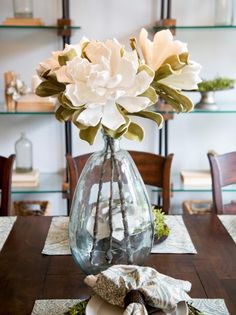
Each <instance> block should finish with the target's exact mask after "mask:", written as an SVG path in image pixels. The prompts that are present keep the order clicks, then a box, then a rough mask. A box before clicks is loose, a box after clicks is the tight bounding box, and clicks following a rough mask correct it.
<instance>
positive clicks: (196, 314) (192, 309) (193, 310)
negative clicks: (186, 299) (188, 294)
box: [187, 303, 204, 315]
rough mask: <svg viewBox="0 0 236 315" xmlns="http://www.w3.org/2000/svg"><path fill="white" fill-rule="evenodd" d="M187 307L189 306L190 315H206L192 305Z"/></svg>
mask: <svg viewBox="0 0 236 315" xmlns="http://www.w3.org/2000/svg"><path fill="white" fill-rule="evenodd" d="M187 305H188V311H189V315H204V313H202V312H201V311H199V310H198V309H196V308H195V307H194V306H192V304H190V303H187Z"/></svg>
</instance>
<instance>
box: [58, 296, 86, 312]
mask: <svg viewBox="0 0 236 315" xmlns="http://www.w3.org/2000/svg"><path fill="white" fill-rule="evenodd" d="M88 301H89V299H87V300H85V301H81V302H79V303H78V304H76V305H74V306H72V307H70V308H69V310H68V311H67V312H65V313H64V314H65V315H85V309H86V306H87V304H88Z"/></svg>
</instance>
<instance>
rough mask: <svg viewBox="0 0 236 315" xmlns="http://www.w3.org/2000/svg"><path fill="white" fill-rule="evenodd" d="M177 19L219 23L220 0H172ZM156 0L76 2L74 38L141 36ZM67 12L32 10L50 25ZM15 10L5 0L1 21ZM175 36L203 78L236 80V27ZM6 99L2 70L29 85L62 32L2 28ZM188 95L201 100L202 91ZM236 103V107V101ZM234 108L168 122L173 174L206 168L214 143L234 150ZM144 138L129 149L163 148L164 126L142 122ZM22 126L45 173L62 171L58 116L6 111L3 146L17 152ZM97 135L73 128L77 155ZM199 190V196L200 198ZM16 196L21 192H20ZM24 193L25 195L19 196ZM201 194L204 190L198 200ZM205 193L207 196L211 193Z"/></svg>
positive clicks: (1, 122)
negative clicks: (83, 135) (82, 136)
mask: <svg viewBox="0 0 236 315" xmlns="http://www.w3.org/2000/svg"><path fill="white" fill-rule="evenodd" d="M172 2H173V8H172V12H173V14H172V15H173V17H174V18H176V19H177V23H178V24H179V25H189V24H209V25H211V24H213V22H214V0H207V1H201V2H199V1H198V0H189V1H184V0H178V1H177V0H173V1H172ZM158 4H159V3H158V2H157V1H156V0H129V1H126V0H119V1H117V0H109V1H108V0H99V1H95V0H71V18H72V21H73V24H74V25H80V26H81V27H82V29H81V30H79V31H75V32H73V37H72V42H73V43H76V42H78V41H79V40H80V38H81V37H82V36H87V37H88V38H94V39H100V40H103V39H106V38H112V37H116V38H117V39H118V40H120V41H121V42H122V43H125V44H127V45H128V40H129V38H130V37H131V36H137V35H138V32H139V30H140V28H141V27H143V26H144V27H146V28H149V27H151V26H152V25H153V23H154V22H155V21H156V19H157V18H158V14H157V13H158V9H157V8H158ZM60 14H61V7H60V1H59V0H51V1H46V0H42V1H34V16H35V17H42V19H43V20H44V21H45V23H46V24H54V23H55V22H56V19H57V17H59V16H60ZM8 16H12V5H11V1H9V0H1V2H0V22H2V21H3V20H4V19H5V18H6V17H8ZM176 38H177V39H180V40H182V41H184V42H187V43H188V47H189V50H190V55H191V57H192V59H193V60H195V61H198V62H200V63H201V64H202V66H203V69H202V77H203V78H206V79H210V78H213V77H214V76H215V75H217V74H220V75H225V76H230V77H234V78H236V65H235V55H236V45H235V41H234V38H235V30H225V31H223V30H208V31H207V30H198V31H196V30H189V31H186V30H181V31H177V34H176ZM0 47H1V50H0V56H1V57H0V73H1V76H0V102H3V100H4V91H3V75H2V74H3V72H4V71H7V70H14V71H16V72H17V73H19V74H20V75H21V77H22V79H23V80H24V81H25V82H26V83H27V84H30V81H31V79H30V78H31V76H32V74H33V73H34V69H35V67H36V66H37V64H38V63H39V62H40V61H41V60H43V59H45V58H46V57H48V56H49V54H50V52H51V51H52V50H57V49H60V48H61V42H60V39H59V38H58V37H57V36H56V31H53V30H48V31H42V30H3V29H1V30H0ZM189 96H191V97H192V98H193V100H194V101H195V102H196V101H198V99H199V96H198V94H197V93H190V94H189ZM216 96H217V100H219V101H222V102H224V101H235V98H236V95H235V90H232V91H227V92H218V93H217V95H216ZM235 106H236V105H235ZM235 117H236V114H222V115H219V114H183V115H178V116H176V117H175V119H174V120H173V121H171V122H170V124H169V125H170V128H169V129H170V134H169V140H170V143H169V151H170V152H173V153H174V154H175V156H174V162H173V172H179V171H180V170H181V169H188V168H192V169H197V168H208V161H207V158H206V152H207V151H208V150H209V149H215V150H216V151H218V152H220V153H223V152H227V151H231V150H235V148H236V140H235V134H236V124H235ZM143 126H144V128H145V130H146V138H145V140H144V141H143V143H133V142H130V141H124V140H122V146H123V147H124V148H126V149H137V150H149V151H152V152H157V150H158V132H157V129H156V127H155V126H154V124H152V123H151V122H149V121H143ZM20 131H26V133H27V135H28V137H29V138H30V139H31V140H32V142H33V144H34V165H35V167H36V168H39V169H40V170H41V172H51V171H59V170H60V169H61V168H63V167H64V166H65V160H64V152H65V150H64V130H63V125H61V124H59V123H58V122H57V121H56V120H55V119H54V117H52V116H15V117H14V116H9V117H7V116H0V152H1V154H2V155H8V154H10V153H12V152H13V151H14V142H15V140H16V139H17V138H18V136H19V134H20ZM101 143H102V141H101V139H100V137H99V138H98V141H97V142H96V144H95V145H94V146H92V147H90V146H89V145H87V144H86V143H85V142H83V141H81V140H80V139H79V138H78V131H77V130H76V129H73V153H74V154H78V153H79V152H81V153H84V152H87V151H93V150H98V149H99V148H100V147H101ZM199 195H200V196H199ZM14 197H16V196H14ZM17 197H18V198H19V196H17ZM22 197H24V198H27V199H29V198H37V199H39V198H42V199H45V197H47V199H50V201H51V203H52V213H53V214H56V213H65V209H66V204H65V202H64V201H63V202H62V199H61V196H60V195H47V196H45V195H43V196H39V195H37V196H28V195H27V196H22ZM188 197H189V196H188V195H187V194H186V193H185V194H175V195H174V197H173V199H172V202H173V205H177V206H179V205H180V203H181V201H182V199H186V198H188ZM197 197H198V198H200V199H203V198H204V197H205V196H204V195H203V194H197V195H196V198H197ZM206 197H208V196H207V195H206Z"/></svg>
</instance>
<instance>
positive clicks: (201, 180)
mask: <svg viewBox="0 0 236 315" xmlns="http://www.w3.org/2000/svg"><path fill="white" fill-rule="evenodd" d="M180 178H181V181H182V183H183V185H184V186H196V187H199V186H200V187H201V186H204V187H206V186H209V187H211V173H210V170H183V171H181V172H180Z"/></svg>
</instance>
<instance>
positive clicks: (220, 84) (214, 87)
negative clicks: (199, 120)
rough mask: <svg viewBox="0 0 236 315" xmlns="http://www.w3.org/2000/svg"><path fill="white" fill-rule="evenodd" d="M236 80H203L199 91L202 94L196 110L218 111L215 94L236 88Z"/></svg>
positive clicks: (219, 78)
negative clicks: (235, 86)
mask: <svg viewBox="0 0 236 315" xmlns="http://www.w3.org/2000/svg"><path fill="white" fill-rule="evenodd" d="M234 82H235V80H234V79H231V78H227V77H216V78H215V79H212V80H203V81H202V82H200V83H198V91H199V92H200V94H201V99H200V101H199V102H198V103H197V104H196V106H195V108H196V109H206V110H216V109H218V106H217V104H216V101H215V92H216V91H223V90H228V89H232V88H234Z"/></svg>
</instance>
